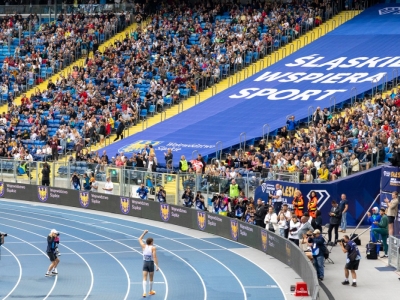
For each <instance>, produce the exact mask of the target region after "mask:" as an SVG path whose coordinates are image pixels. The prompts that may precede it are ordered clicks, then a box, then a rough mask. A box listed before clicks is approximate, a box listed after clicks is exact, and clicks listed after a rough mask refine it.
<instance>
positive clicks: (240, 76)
mask: <svg viewBox="0 0 400 300" xmlns="http://www.w3.org/2000/svg"><path fill="white" fill-rule="evenodd" d="M238 77H239V80H238ZM240 81H242V74H241V72H240V71H239V72H237V73H236V84H237V83H239V82H240Z"/></svg>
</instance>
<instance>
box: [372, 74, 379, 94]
mask: <svg viewBox="0 0 400 300" xmlns="http://www.w3.org/2000/svg"><path fill="white" fill-rule="evenodd" d="M374 83H376V85H375V86H374ZM371 86H372V95H371V97H372V98H374V96H375V94H374V89H375V88H376V92H378V80H377V78H374V79H373V80H372V81H371Z"/></svg>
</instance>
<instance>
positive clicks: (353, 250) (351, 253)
mask: <svg viewBox="0 0 400 300" xmlns="http://www.w3.org/2000/svg"><path fill="white" fill-rule="evenodd" d="M340 246H341V247H342V251H343V253H347V260H346V265H345V267H344V276H345V279H344V281H343V282H342V284H343V285H349V284H350V282H349V270H350V272H351V277H352V278H353V283H352V284H351V286H354V287H356V286H357V274H356V270H358V266H359V264H360V259H361V254H360V251H359V250H358V247H357V245H356V243H355V242H354V241H353V240H350V238H349V236H348V235H345V236H344V237H343V239H342V240H341V241H340Z"/></svg>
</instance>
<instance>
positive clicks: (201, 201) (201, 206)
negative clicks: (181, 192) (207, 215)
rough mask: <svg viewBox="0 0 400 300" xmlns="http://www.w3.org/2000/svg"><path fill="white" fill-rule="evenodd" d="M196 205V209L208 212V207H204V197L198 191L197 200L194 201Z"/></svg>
mask: <svg viewBox="0 0 400 300" xmlns="http://www.w3.org/2000/svg"><path fill="white" fill-rule="evenodd" d="M194 204H195V207H196V209H198V210H207V209H206V206H205V205H204V197H203V195H202V194H201V191H197V193H196V198H195V199H194Z"/></svg>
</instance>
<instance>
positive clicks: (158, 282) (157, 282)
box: [131, 281, 165, 284]
mask: <svg viewBox="0 0 400 300" xmlns="http://www.w3.org/2000/svg"><path fill="white" fill-rule="evenodd" d="M142 283H143V281H140V282H131V284H142ZM153 284H165V282H162V281H153Z"/></svg>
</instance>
